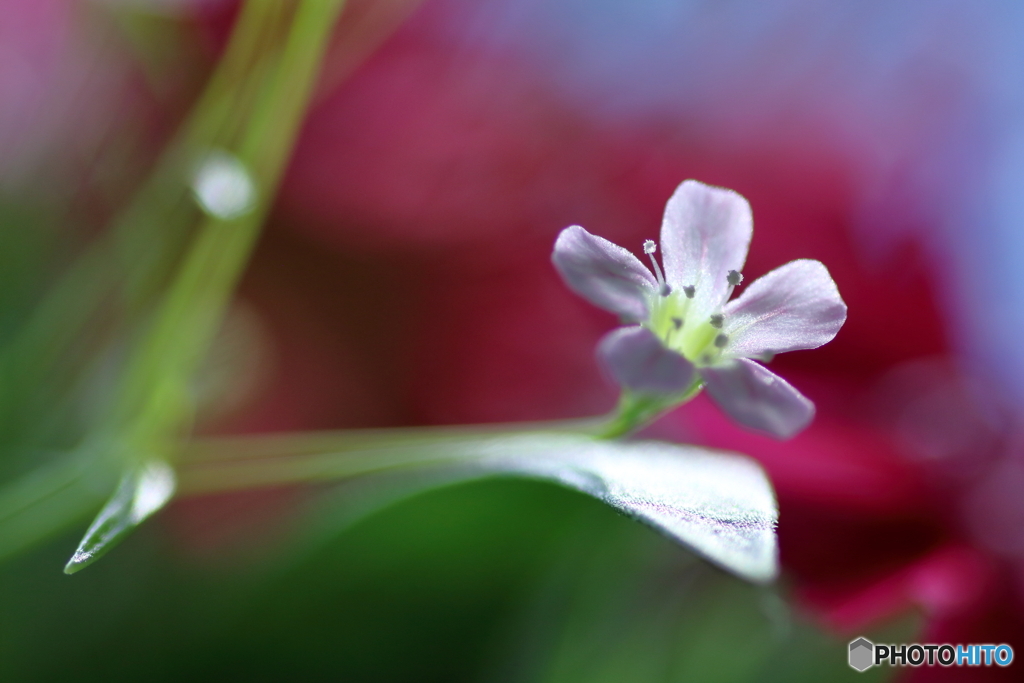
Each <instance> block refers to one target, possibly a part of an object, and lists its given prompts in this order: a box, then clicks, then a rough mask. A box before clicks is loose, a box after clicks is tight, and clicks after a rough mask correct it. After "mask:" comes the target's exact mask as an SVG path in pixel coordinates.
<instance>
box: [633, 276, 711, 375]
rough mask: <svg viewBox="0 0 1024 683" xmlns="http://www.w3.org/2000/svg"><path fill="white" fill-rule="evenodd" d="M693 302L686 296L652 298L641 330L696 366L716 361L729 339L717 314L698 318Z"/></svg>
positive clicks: (682, 294)
mask: <svg viewBox="0 0 1024 683" xmlns="http://www.w3.org/2000/svg"><path fill="white" fill-rule="evenodd" d="M692 304H693V299H692V298H690V297H687V296H686V293H685V292H682V291H672V292H669V293H668V294H667V295H665V296H661V295H655V296H652V297H651V299H650V302H649V304H648V305H649V307H650V316H649V317H648V319H647V322H646V323H644V327H646V328H647V329H649V330H651V332H653V333H654V334H655V335H656V336H657V337H658V338H659V339H661V341H662V343H663V344H665V347H666V348H669V349H672V350H673V351H675V352H676V353H679V354H681V355H683V356H685V357H686V359H687V360H689V361H690V362H691V363H693V364H694V365H697V366H702V365H711V364H712V363H714V362H715V361H717V360H718V359H719V358H720V357H721V355H722V350H723V348H724V347H725V345H726V344H727V343H728V341H729V338H728V336H727V335H725V334H724V333H723V332H722V329H721V328H722V323H723V321H724V319H723V317H722V315H721V314H720V313H718V314H714V315H711V316H701V317H698V315H697V311H696V310H693V309H694V308H695V307H694V306H693V305H692Z"/></svg>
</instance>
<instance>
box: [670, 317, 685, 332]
mask: <svg viewBox="0 0 1024 683" xmlns="http://www.w3.org/2000/svg"><path fill="white" fill-rule="evenodd" d="M672 326H673V327H675V328H676V329H677V330H680V329H682V328H683V319H682V318H672Z"/></svg>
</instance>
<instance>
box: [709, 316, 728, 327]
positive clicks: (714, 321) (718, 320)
mask: <svg viewBox="0 0 1024 683" xmlns="http://www.w3.org/2000/svg"><path fill="white" fill-rule="evenodd" d="M724 322H725V316H723V315H722V314H721V313H715V314H714V315H713V316H711V327H713V328H715V329H716V330H720V329H722V323H724Z"/></svg>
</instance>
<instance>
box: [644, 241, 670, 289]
mask: <svg viewBox="0 0 1024 683" xmlns="http://www.w3.org/2000/svg"><path fill="white" fill-rule="evenodd" d="M656 251H658V245H657V244H656V243H655V242H654V240H645V241H644V253H645V254H647V256H649V257H650V259H651V265H652V266H654V274H655V275H657V276H658V284H659V285H661V287H660V288H659V290H658V291H659V293H660V294H661V295H662V296H668V295H669V294H671V293H672V288H671V287H669V284H668V283H667V282H665V275H664V274H663V273H662V272H661V266H659V265H658V259H656V258H654V252H656Z"/></svg>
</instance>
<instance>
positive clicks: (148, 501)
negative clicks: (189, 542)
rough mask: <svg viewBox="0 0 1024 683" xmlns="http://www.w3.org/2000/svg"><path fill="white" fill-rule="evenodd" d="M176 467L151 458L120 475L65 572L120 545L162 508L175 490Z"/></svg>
mask: <svg viewBox="0 0 1024 683" xmlns="http://www.w3.org/2000/svg"><path fill="white" fill-rule="evenodd" d="M175 486H176V479H175V475H174V470H173V469H171V467H170V465H168V464H167V463H165V462H163V461H161V460H150V461H149V462H146V463H143V464H142V465H140V466H139V467H136V468H133V469H131V470H129V471H128V472H125V474H124V475H123V476H122V477H121V482H120V483H119V484H118V485H117V489H116V490H115V491H114V495H113V496H111V498H110V500H108V501H107V504H106V505H104V506H103V509H102V510H100V513H99V514H98V515H97V516H96V519H95V520H93V523H92V525H90V526H89V529H88V531H86V532H85V536H84V537H83V538H82V542H81V543H79V544H78V549H77V550H75V554H74V555H72V556H71V559H70V560H68V563H67V565H65V566H64V573H65V574H74V573H75V572H77V571H79V570H81V569H84V568H85V567H88V566H89V565H90V564H92V563H93V562H95V561H96V560H98V559H99V558H100V557H102V556H103V555H104V554H105V553H106V552H107V551H108V550H110V549H111V548H113V547H114V546H115V545H117V544H118V543H119V542H120V541H121V539H123V538H124V537H125V536H126V535H127V534H128V533H129V532H131V530H132V529H134V528H135V527H136V526H138V525H139V524H140V523H141V522H142V521H143V520H144V519H146V518H147V517H149V516H150V515H151V514H153V513H154V512H156V511H157V510H159V509H160V508H162V507H163V506H164V504H165V503H166V502H167V501H168V500H170V498H171V496H172V495H173V494H174V489H175Z"/></svg>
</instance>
